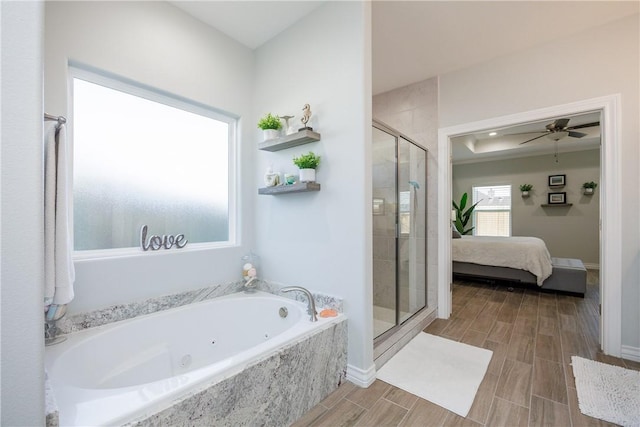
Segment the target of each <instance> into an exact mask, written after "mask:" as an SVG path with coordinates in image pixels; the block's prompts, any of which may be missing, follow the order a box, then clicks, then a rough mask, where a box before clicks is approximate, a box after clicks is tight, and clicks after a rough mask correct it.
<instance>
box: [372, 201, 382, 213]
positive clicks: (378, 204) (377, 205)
mask: <svg viewBox="0 0 640 427" xmlns="http://www.w3.org/2000/svg"><path fill="white" fill-rule="evenodd" d="M373 214H374V215H384V199H378V198H374V199H373Z"/></svg>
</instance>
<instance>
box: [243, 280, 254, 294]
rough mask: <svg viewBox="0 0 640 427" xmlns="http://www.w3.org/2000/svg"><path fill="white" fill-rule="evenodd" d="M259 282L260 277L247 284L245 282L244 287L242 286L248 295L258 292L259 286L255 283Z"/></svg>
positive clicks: (248, 281)
mask: <svg viewBox="0 0 640 427" xmlns="http://www.w3.org/2000/svg"><path fill="white" fill-rule="evenodd" d="M257 281H258V277H256V276H254V277H252V278H251V279H249V280H247V281H246V282H244V285H243V286H242V290H243V291H245V292H246V293H248V294H250V293H253V292H255V291H257V290H258V284H257V283H254V282H257Z"/></svg>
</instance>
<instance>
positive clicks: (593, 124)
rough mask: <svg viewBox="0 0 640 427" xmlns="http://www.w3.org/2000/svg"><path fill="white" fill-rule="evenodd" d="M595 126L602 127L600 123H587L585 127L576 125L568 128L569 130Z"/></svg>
mask: <svg viewBox="0 0 640 427" xmlns="http://www.w3.org/2000/svg"><path fill="white" fill-rule="evenodd" d="M594 126H600V122H592V123H585V124H583V125H575V126H571V127H568V128H567V130H573V129H584V128H591V127H594Z"/></svg>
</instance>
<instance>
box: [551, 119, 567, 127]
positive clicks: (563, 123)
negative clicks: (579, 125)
mask: <svg viewBox="0 0 640 427" xmlns="http://www.w3.org/2000/svg"><path fill="white" fill-rule="evenodd" d="M568 124H569V119H558V120H556V121H555V122H553V125H554V126H553V128H554V129H556V130H562V129H564V128H566V127H567V125H568Z"/></svg>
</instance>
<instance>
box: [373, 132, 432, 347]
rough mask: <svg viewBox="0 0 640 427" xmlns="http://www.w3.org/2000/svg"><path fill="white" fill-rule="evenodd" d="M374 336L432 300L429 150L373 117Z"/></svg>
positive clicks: (400, 322)
mask: <svg viewBox="0 0 640 427" xmlns="http://www.w3.org/2000/svg"><path fill="white" fill-rule="evenodd" d="M372 144H373V147H372V148H373V150H372V151H373V162H372V163H373V180H372V182H373V305H374V306H373V321H374V327H373V328H374V337H376V338H377V337H380V336H381V335H383V334H385V333H386V332H388V331H392V330H394V328H396V327H398V326H399V325H401V324H402V323H403V322H405V321H406V320H408V319H409V318H411V317H412V316H413V315H415V314H416V313H418V312H419V311H420V310H422V309H423V308H424V307H426V305H427V236H426V232H427V227H426V225H427V224H426V222H427V210H426V202H427V197H426V196H427V192H426V188H427V168H426V165H427V151H426V150H425V149H424V148H422V147H420V146H419V145H418V144H417V143H416V142H414V141H412V140H411V139H409V138H408V137H406V136H405V135H402V134H401V133H399V132H398V131H396V130H394V129H392V128H390V127H388V126H386V125H384V124H383V123H380V122H377V121H375V120H374V122H373V138H372Z"/></svg>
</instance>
